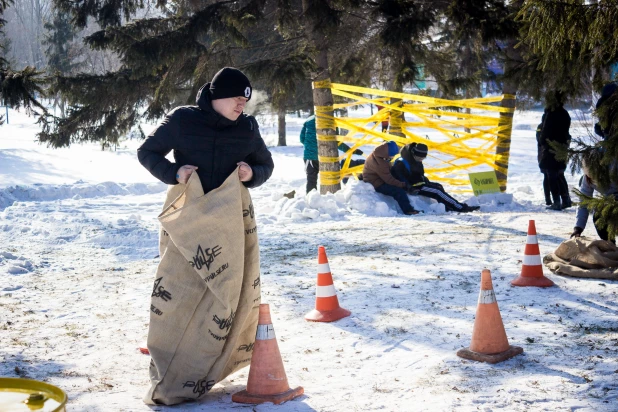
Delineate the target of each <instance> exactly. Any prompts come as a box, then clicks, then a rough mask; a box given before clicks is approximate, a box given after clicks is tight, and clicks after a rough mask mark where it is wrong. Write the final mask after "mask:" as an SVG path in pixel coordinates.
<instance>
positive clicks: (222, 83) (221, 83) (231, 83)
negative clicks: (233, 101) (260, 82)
mask: <svg viewBox="0 0 618 412" xmlns="http://www.w3.org/2000/svg"><path fill="white" fill-rule="evenodd" d="M252 92H253V89H252V88H251V83H250V82H249V79H248V78H247V76H245V74H244V73H243V72H241V71H240V70H238V69H235V68H233V67H224V68H223V69H221V70H219V71H218V72H217V74H215V77H213V78H212V81H211V82H210V96H211V99H212V100H217V99H225V98H227V97H238V96H244V97H246V98H247V100H251V93H252Z"/></svg>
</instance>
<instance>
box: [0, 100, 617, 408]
mask: <svg viewBox="0 0 618 412" xmlns="http://www.w3.org/2000/svg"><path fill="white" fill-rule="evenodd" d="M9 114H10V117H9V119H10V124H9V125H4V126H1V127H0V279H2V282H1V283H0V348H1V349H0V359H1V360H2V363H1V364H0V376H5V377H18V376H21V377H28V378H32V379H38V380H44V381H47V382H49V383H52V384H54V385H56V386H59V387H61V388H62V389H64V390H65V391H66V392H67V394H68V396H69V404H68V409H69V410H71V411H148V410H158V411H163V410H168V409H169V410H175V411H202V410H209V411H210V410H230V409H234V410H244V409H246V410H257V411H266V410H282V411H287V410H290V411H313V410H315V411H351V410H353V411H366V410H378V409H379V410H386V411H402V410H414V411H417V410H427V411H451V410H458V411H472V410H484V411H485V410H486V411H490V410H497V409H504V410H513V411H530V410H551V411H554V410H585V411H617V410H618V384H617V382H618V356H617V355H618V322H617V319H618V317H617V315H618V299H617V296H616V295H617V292H618V283H617V282H611V281H604V280H594V279H581V280H580V279H573V278H565V277H559V276H554V275H551V274H550V273H549V271H547V270H546V271H545V273H546V275H547V276H548V277H550V278H551V279H552V280H553V281H554V282H555V283H556V285H557V286H556V287H553V288H548V289H537V288H514V287H511V286H510V281H511V280H512V279H514V278H515V277H517V276H518V275H519V273H520V270H521V260H522V258H523V247H524V245H525V242H526V233H527V232H526V231H527V228H528V221H529V220H530V219H533V220H535V221H536V228H537V232H538V238H539V245H540V250H541V254H542V255H545V254H547V253H550V252H552V251H553V250H554V249H555V248H556V247H557V246H558V245H559V244H560V242H561V241H562V240H564V239H566V238H567V237H568V235H569V234H570V232H571V230H572V227H573V225H574V222H575V210H574V209H569V210H566V211H562V212H550V211H546V210H545V206H544V198H543V194H542V188H541V175H540V173H539V172H538V168H537V166H536V142H535V140H534V130H535V128H536V125H537V124H538V122H539V120H540V116H541V112H535V111H529V112H518V113H516V115H515V126H514V136H513V144H512V154H511V162H510V169H509V189H508V193H507V194H505V195H501V196H485V197H481V198H478V199H474V198H473V199H470V195H465V194H457V197H458V198H459V199H460V200H462V201H470V202H471V203H475V202H478V203H475V204H480V205H481V210H480V212H475V213H470V214H457V213H444V212H443V210H441V209H440V208H439V207H436V205H432V204H430V203H429V202H426V201H423V200H422V199H421V198H414V199H413V202H414V205H415V207H417V208H419V209H422V210H424V211H425V212H426V213H424V214H422V215H419V216H412V217H408V216H405V217H404V216H402V215H398V214H397V213H396V211H395V206H394V203H393V202H390V201H387V199H386V198H384V197H382V196H378V195H376V194H375V192H373V190H371V189H370V188H368V187H367V185H365V184H364V183H358V182H353V183H352V184H350V185H349V186H347V187H346V188H345V189H344V190H343V191H341V192H340V193H339V194H337V195H329V196H317V195H310V196H308V197H307V198H305V196H302V192H303V191H304V190H303V187H304V182H305V176H304V171H303V166H302V147H301V146H300V145H299V143H298V134H299V132H300V125H301V122H302V120H301V119H297V118H292V117H291V118H289V119H288V143H289V146H288V147H273V148H272V149H271V150H272V152H273V156H274V158H275V173H274V175H273V177H272V178H271V179H270V180H269V182H268V183H267V184H265V185H264V186H262V187H260V188H258V189H255V190H253V191H252V196H253V198H254V204H255V208H256V213H257V215H258V222H259V225H260V226H259V233H260V244H261V258H262V274H263V276H262V291H263V295H262V301H263V303H269V304H270V306H271V312H272V316H273V323H274V328H275V330H276V334H277V338H278V343H279V348H280V350H281V352H282V356H283V360H284V363H285V367H286V372H287V375H288V380H289V382H290V385H291V386H293V387H295V386H299V385H300V386H303V387H304V389H305V395H304V396H302V397H300V398H298V399H296V400H294V401H291V402H288V403H286V404H284V405H281V406H273V405H272V404H267V405H261V406H257V407H252V406H246V405H240V404H234V403H232V401H231V394H232V393H234V392H236V391H239V390H241V389H244V386H245V384H246V378H247V374H248V368H246V369H243V370H241V371H239V372H238V373H236V374H234V375H232V376H230V377H229V378H228V379H226V380H224V381H223V382H221V383H220V384H218V385H216V386H215V388H214V389H213V390H212V391H211V392H210V394H208V395H207V398H206V399H204V400H203V401H201V402H199V403H190V404H183V405H181V406H177V407H174V408H171V407H148V406H146V405H145V404H143V403H142V401H141V399H142V397H143V395H144V394H145V392H146V389H147V388H148V386H149V379H148V363H149V357H148V356H145V355H142V354H140V353H139V351H138V350H137V347H138V345H139V344H140V343H141V342H143V341H144V340H145V337H146V333H147V328H148V319H149V302H150V294H151V291H152V282H153V273H154V270H155V268H156V265H157V263H158V257H157V255H158V252H157V230H158V226H157V221H156V216H157V215H158V213H159V212H160V207H161V204H162V202H163V199H164V194H165V192H164V190H165V185H163V184H161V183H159V182H157V181H156V180H155V179H154V178H153V177H152V176H150V175H149V174H148V172H146V171H145V170H144V169H143V168H142V167H141V166H140V165H139V163H138V162H137V160H136V157H135V150H136V148H137V146H138V145H139V142H138V141H127V142H124V143H123V144H122V145H121V147H120V148H119V149H118V150H117V151H115V152H109V151H108V152H102V151H100V148H99V147H98V146H96V145H84V146H79V145H75V146H74V147H72V148H71V149H62V150H51V149H47V148H45V147H43V146H40V145H38V144H37V143H35V142H34V138H35V134H36V132H37V129H36V126H35V125H34V124H33V120H32V119H29V118H28V117H26V116H25V115H24V114H23V113H17V112H15V111H10V113H9ZM571 115H572V117H573V118H574V120H575V118H576V117H577V116H575V115H574V114H573V113H571ZM580 126H581V125H580ZM152 127H153V125H145V129H146V132H148V128H152ZM262 132H263V134H264V135H265V137H266V138H267V139H268V140H269V141H270V142H271V143H272V142H274V141H275V138H276V136H275V130H274V128H273V124H272V121H266V122H263V127H262ZM576 133H585V131H583V129H580V130H579V132H574V131H573V130H572V132H571V134H573V135H577V134H576ZM578 178H579V176H570V175H569V176H568V177H567V179H568V180H569V183H570V184H571V185H575V184H576V182H577V180H578ZM291 190H296V192H297V193H298V194H299V196H297V198H295V199H291V200H289V199H287V198H283V197H282V195H283V194H284V193H288V192H290V191H291ZM584 234H585V235H589V236H595V235H596V233H595V232H594V228H593V225H592V223H591V222H589V224H588V227H587V229H586V231H585V232H584ZM318 245H324V246H325V247H326V250H327V253H328V257H329V261H330V267H331V270H332V272H333V277H334V280H335V286H336V288H337V290H338V297H339V301H340V303H341V305H342V306H343V307H345V308H347V309H349V310H351V311H352V316H350V317H348V318H345V319H343V320H340V321H338V322H335V323H332V324H323V323H317V324H316V323H308V322H306V321H305V320H304V318H303V317H304V315H305V313H306V312H308V311H309V310H311V309H312V308H313V305H314V299H315V294H314V293H315V289H314V284H315V277H316V255H317V246H318ZM485 267H487V268H489V269H491V271H492V276H493V281H494V289H495V292H496V295H497V299H498V304H499V306H500V309H501V314H502V318H503V320H504V324H505V328H506V331H507V335H508V337H509V341H510V343H511V344H512V345H518V346H522V347H523V348H524V354H523V355H519V356H517V357H515V358H513V359H511V360H509V361H506V362H503V363H500V364H497V365H488V364H484V363H476V362H472V361H467V360H463V359H460V358H458V357H457V356H456V355H455V352H456V351H457V350H458V349H460V348H462V347H465V346H468V345H469V343H470V336H471V333H472V326H473V322H474V315H475V310H476V302H477V296H478V290H479V279H480V276H479V274H480V271H481V269H483V268H485Z"/></svg>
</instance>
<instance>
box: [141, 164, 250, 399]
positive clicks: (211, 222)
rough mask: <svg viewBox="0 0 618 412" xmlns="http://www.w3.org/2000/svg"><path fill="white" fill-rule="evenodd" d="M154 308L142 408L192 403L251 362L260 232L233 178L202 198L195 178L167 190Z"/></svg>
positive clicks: (246, 193) (244, 194)
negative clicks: (185, 402)
mask: <svg viewBox="0 0 618 412" xmlns="http://www.w3.org/2000/svg"><path fill="white" fill-rule="evenodd" d="M159 221H160V222H161V225H162V230H161V234H160V241H159V250H160V255H161V262H160V263H159V266H158V268H157V273H156V275H155V281H154V287H153V290H152V296H151V304H150V327H149V331H148V350H149V351H150V355H151V357H152V361H151V363H150V381H151V387H150V389H149V390H148V393H147V394H146V397H145V399H144V401H145V402H146V403H148V404H166V405H173V404H176V403H180V402H183V401H186V400H195V399H199V398H201V397H202V396H203V395H205V394H206V393H207V392H208V391H209V390H210V389H212V387H213V386H214V385H215V384H216V383H217V382H219V381H220V380H222V379H224V378H225V377H226V376H228V375H229V374H231V373H232V372H234V371H236V370H238V369H240V368H243V367H245V366H248V365H249V364H250V362H251V355H252V352H253V344H254V341H255V333H256V329H257V323H258V312H259V305H260V262H259V249H258V248H259V246H258V237H257V226H256V221H255V215H254V212H253V204H252V202H251V196H250V195H249V191H248V190H247V188H245V187H244V186H243V185H242V183H241V182H240V181H239V179H238V172H237V171H234V172H233V173H232V174H231V175H230V176H229V177H228V179H227V180H226V181H225V182H224V183H223V184H222V185H221V186H220V187H218V188H217V189H215V190H213V191H211V192H209V193H207V194H206V195H204V191H203V189H202V184H201V183H200V180H199V177H198V175H197V173H193V174H192V175H191V178H190V179H189V182H188V183H187V184H186V185H183V184H179V185H176V186H172V187H170V190H169V191H168V194H167V199H166V201H165V206H164V208H163V212H162V213H161V214H160V215H159Z"/></svg>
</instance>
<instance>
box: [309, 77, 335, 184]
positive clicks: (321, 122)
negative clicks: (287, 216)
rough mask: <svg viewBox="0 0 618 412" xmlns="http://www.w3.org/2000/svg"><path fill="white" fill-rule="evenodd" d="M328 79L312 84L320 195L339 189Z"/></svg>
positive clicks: (333, 119) (331, 102) (331, 95)
mask: <svg viewBox="0 0 618 412" xmlns="http://www.w3.org/2000/svg"><path fill="white" fill-rule="evenodd" d="M330 88H331V82H330V79H329V78H326V79H321V80H316V81H314V82H313V104H314V105H315V128H316V133H317V139H318V161H319V162H320V193H321V194H323V195H324V194H326V193H329V192H330V193H335V192H337V191H338V190H340V189H341V184H340V183H339V182H340V181H341V173H340V167H339V153H338V152H337V139H336V137H335V134H336V132H335V117H334V114H333V94H332V92H331V89H330Z"/></svg>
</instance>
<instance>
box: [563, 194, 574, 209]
mask: <svg viewBox="0 0 618 412" xmlns="http://www.w3.org/2000/svg"><path fill="white" fill-rule="evenodd" d="M571 206H573V202H572V201H571V198H570V197H565V198H562V208H563V209H568V208H569V207H571Z"/></svg>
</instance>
